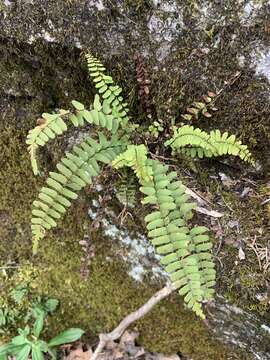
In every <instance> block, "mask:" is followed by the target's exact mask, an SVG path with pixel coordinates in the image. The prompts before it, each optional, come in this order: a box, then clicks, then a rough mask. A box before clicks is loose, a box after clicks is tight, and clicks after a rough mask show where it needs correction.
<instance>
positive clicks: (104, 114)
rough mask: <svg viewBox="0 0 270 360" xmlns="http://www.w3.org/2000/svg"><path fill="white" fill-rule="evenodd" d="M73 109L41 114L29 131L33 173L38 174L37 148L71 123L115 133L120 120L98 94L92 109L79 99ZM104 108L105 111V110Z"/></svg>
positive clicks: (27, 141) (29, 149) (27, 140)
mask: <svg viewBox="0 0 270 360" xmlns="http://www.w3.org/2000/svg"><path fill="white" fill-rule="evenodd" d="M72 105H73V107H74V110H73V111H67V110H60V111H59V113H57V114H48V113H44V114H42V119H39V120H38V125H37V126H36V127H35V128H34V129H32V130H30V131H29V133H28V136H27V139H26V143H27V144H28V151H29V153H30V158H31V164H32V169H33V172H34V174H35V175H37V174H38V165H37V158H36V154H37V150H38V148H39V147H42V146H45V145H46V144H47V142H48V141H49V140H52V139H54V138H55V137H56V136H58V135H62V134H63V133H64V132H65V131H67V129H68V125H69V124H70V123H71V124H72V125H74V126H75V127H78V126H84V125H85V124H93V125H97V126H99V127H101V128H104V129H106V130H108V131H110V132H111V133H112V134H115V133H116V132H117V130H118V128H119V123H120V120H119V118H117V117H115V116H114V115H113V114H112V110H111V108H110V107H108V108H106V109H104V106H103V104H102V103H101V101H100V97H99V95H96V96H95V100H94V104H93V109H92V110H87V109H86V108H85V106H84V105H83V104H82V103H80V102H79V101H76V100H73V101H72ZM105 110H106V111H105Z"/></svg>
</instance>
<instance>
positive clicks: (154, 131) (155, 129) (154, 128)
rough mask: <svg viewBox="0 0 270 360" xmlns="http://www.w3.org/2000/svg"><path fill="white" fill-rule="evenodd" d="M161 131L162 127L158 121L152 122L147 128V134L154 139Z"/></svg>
mask: <svg viewBox="0 0 270 360" xmlns="http://www.w3.org/2000/svg"><path fill="white" fill-rule="evenodd" d="M163 130H164V127H163V125H162V124H161V123H160V122H159V121H154V122H153V124H152V125H150V126H149V128H148V131H149V134H150V135H151V136H153V137H154V138H156V139H157V138H158V136H159V134H160V133H161V132H162V131H163Z"/></svg>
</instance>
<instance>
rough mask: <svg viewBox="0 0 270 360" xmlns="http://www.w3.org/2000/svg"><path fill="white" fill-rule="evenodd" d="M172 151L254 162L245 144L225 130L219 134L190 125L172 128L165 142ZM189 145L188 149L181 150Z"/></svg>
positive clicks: (215, 131) (217, 131)
mask: <svg viewBox="0 0 270 360" xmlns="http://www.w3.org/2000/svg"><path fill="white" fill-rule="evenodd" d="M165 145H166V146H170V147H171V148H172V149H173V150H174V151H184V152H186V153H188V154H189V155H191V156H197V155H199V156H200V157H203V156H206V157H216V156H222V155H227V154H228V155H233V156H239V157H240V158H241V159H242V160H244V161H246V162H250V163H252V164H253V163H254V160H253V158H252V156H251V153H250V152H249V150H248V148H247V146H246V145H243V144H242V143H241V141H238V140H236V137H235V135H231V136H229V134H228V133H227V132H225V133H223V134H221V133H220V131H219V130H213V131H211V132H210V134H208V133H207V132H205V131H203V130H201V129H199V128H195V129H194V127H193V126H190V125H184V126H182V127H180V128H174V135H173V137H172V138H171V139H169V140H167V141H166V142H165ZM185 146H190V147H191V148H190V150H187V151H186V150H182V149H183V148H184V147H185Z"/></svg>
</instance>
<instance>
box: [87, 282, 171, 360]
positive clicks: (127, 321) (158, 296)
mask: <svg viewBox="0 0 270 360" xmlns="http://www.w3.org/2000/svg"><path fill="white" fill-rule="evenodd" d="M174 290H175V289H174V287H173V286H172V284H168V285H166V286H165V287H164V288H162V289H161V290H159V291H158V292H156V293H155V294H154V295H153V296H152V297H151V298H150V299H149V300H148V301H147V302H146V303H145V304H144V305H142V306H141V307H140V308H139V309H138V310H136V311H134V312H132V313H131V314H129V315H127V316H126V317H125V318H124V319H123V320H122V321H121V322H120V324H119V325H118V326H117V327H116V328H115V329H114V330H113V331H112V332H110V333H108V334H100V335H99V344H98V346H97V348H96V350H95V352H94V354H93V355H92V356H91V357H90V360H97V359H98V356H99V354H100V353H101V352H102V350H103V349H104V348H105V346H106V344H107V343H108V342H110V341H114V340H117V339H119V338H120V337H121V336H122V334H123V333H124V331H125V330H126V329H127V328H128V327H129V326H130V325H131V324H132V323H133V322H134V321H137V320H139V319H140V318H142V317H143V316H144V315H145V314H147V313H148V312H149V311H150V310H152V308H153V307H154V306H155V305H156V304H157V303H159V302H160V301H161V300H162V299H164V298H165V297H167V296H169V295H170V294H171V293H172V292H173V291H174Z"/></svg>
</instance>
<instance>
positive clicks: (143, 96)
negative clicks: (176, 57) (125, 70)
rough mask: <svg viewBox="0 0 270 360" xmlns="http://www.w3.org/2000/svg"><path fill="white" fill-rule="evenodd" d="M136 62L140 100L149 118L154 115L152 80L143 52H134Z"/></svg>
mask: <svg viewBox="0 0 270 360" xmlns="http://www.w3.org/2000/svg"><path fill="white" fill-rule="evenodd" d="M134 62H135V67H136V79H137V82H138V84H139V91H138V95H139V100H140V107H141V111H142V112H143V113H145V114H146V115H147V117H148V118H149V119H152V117H153V110H154V108H153V104H152V102H151V94H150V88H151V80H150V77H149V72H148V69H147V65H146V63H145V59H144V57H143V55H142V54H140V53H139V52H136V53H135V54H134Z"/></svg>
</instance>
